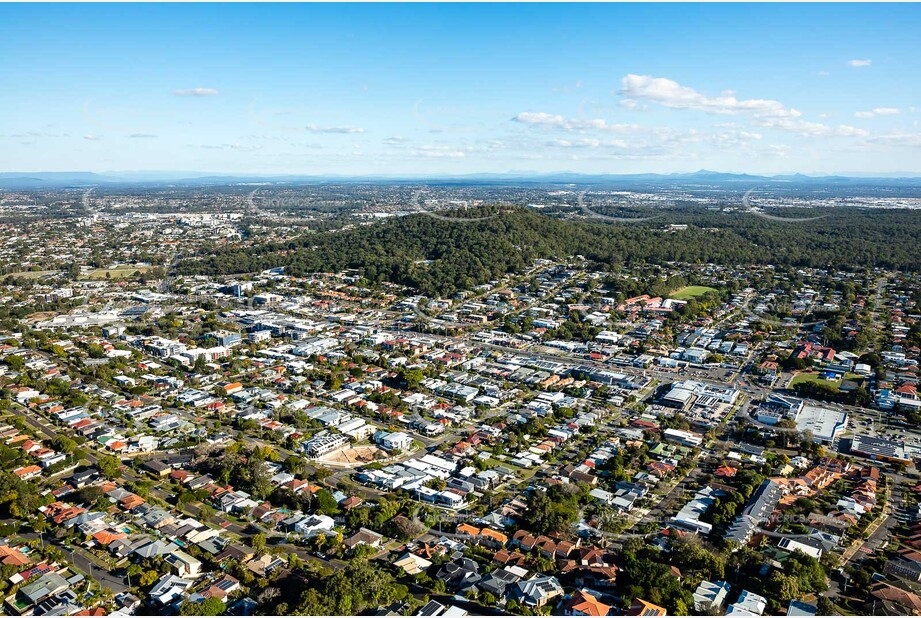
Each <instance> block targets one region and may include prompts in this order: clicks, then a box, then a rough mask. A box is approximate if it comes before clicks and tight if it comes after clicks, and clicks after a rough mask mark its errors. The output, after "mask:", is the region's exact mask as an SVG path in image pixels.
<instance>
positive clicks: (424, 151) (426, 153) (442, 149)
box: [413, 146, 466, 159]
mask: <svg viewBox="0 0 921 618" xmlns="http://www.w3.org/2000/svg"><path fill="white" fill-rule="evenodd" d="M413 154H414V155H416V156H420V157H444V158H450V159H462V158H464V157H465V156H466V154H465V153H464V151H463V150H462V149H460V148H456V147H454V146H420V147H419V148H418V149H417V150H414V151H413Z"/></svg>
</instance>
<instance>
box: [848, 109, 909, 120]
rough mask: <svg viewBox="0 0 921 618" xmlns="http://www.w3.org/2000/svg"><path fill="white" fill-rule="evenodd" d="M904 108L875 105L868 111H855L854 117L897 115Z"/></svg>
mask: <svg viewBox="0 0 921 618" xmlns="http://www.w3.org/2000/svg"><path fill="white" fill-rule="evenodd" d="M901 113H902V110H900V109H899V108H897V107H875V108H873V109H871V110H870V111H868V112H854V118H875V117H876V116H895V115H897V114H901Z"/></svg>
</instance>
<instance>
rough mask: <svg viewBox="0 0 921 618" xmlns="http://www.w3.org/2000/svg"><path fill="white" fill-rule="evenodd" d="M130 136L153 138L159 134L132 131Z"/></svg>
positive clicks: (132, 137)
mask: <svg viewBox="0 0 921 618" xmlns="http://www.w3.org/2000/svg"><path fill="white" fill-rule="evenodd" d="M128 137H130V138H131V139H153V138H155V137H157V136H156V135H154V134H152V133H132V134H131V135H129V136H128Z"/></svg>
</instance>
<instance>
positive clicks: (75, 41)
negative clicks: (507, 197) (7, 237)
mask: <svg viewBox="0 0 921 618" xmlns="http://www.w3.org/2000/svg"><path fill="white" fill-rule="evenodd" d="M919 24H921V6H919V5H905V4H901V5H897V4H889V5H886V4H873V5H870V4H709V5H693V4H642V5H633V4H608V5H601V4H583V5H561V4H539V5H523V4H468V5H446V4H437V5H435V4H402V5H401V4H362V5H350V4H322V5H305V4H260V5H252V4H228V5H215V4H200V5H189V4H130V5H116V4H92V5H75V4H57V5H56V4H31V5H25V4H23V5H17V4H2V5H0V171H64V170H90V171H97V172H101V171H111V170H190V171H209V172H247V173H266V174H268V173H299V174H385V175H404V176H415V175H427V174H436V175H437V174H465V173H472V172H508V171H534V172H550V171H575V172H585V173H599V172H605V173H633V172H683V171H693V170H697V169H701V168H707V169H716V170H725V171H744V172H752V173H780V172H789V171H800V172H804V173H828V172H913V173H921V126H919V120H921V72H919V70H918V62H919V60H921V37H919V36H918V26H919Z"/></svg>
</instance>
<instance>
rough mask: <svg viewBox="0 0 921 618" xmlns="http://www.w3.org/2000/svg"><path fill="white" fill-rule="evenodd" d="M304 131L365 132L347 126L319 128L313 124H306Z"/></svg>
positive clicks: (358, 128)
mask: <svg viewBox="0 0 921 618" xmlns="http://www.w3.org/2000/svg"><path fill="white" fill-rule="evenodd" d="M304 129H305V130H307V131H310V132H311V133H346V134H351V133H364V132H365V130H364V129H362V128H361V127H352V126H349V125H345V126H341V127H321V126H318V125H315V124H308V125H307V126H306V127H304Z"/></svg>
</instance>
